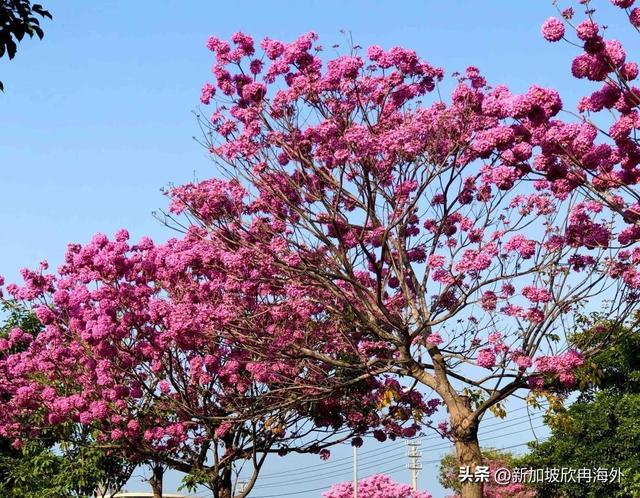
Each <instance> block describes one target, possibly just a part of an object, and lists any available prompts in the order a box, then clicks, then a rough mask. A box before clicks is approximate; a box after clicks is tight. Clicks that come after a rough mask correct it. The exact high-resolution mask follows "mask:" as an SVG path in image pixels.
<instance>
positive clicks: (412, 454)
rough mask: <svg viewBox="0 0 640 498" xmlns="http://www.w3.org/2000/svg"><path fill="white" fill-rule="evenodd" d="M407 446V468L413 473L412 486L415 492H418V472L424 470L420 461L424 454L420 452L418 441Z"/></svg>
mask: <svg viewBox="0 0 640 498" xmlns="http://www.w3.org/2000/svg"><path fill="white" fill-rule="evenodd" d="M407 446H408V447H409V449H408V451H407V456H408V457H409V460H410V461H409V463H408V464H407V468H408V469H409V470H410V471H411V485H412V487H413V490H414V491H418V471H420V470H422V464H421V463H420V462H419V461H418V459H419V458H421V457H422V453H420V452H419V451H418V448H420V443H419V442H418V441H410V442H409V443H408V444H407Z"/></svg>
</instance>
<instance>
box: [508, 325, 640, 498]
mask: <svg viewBox="0 0 640 498" xmlns="http://www.w3.org/2000/svg"><path fill="white" fill-rule="evenodd" d="M618 333H619V334H620V335H621V339H620V342H619V344H618V345H616V346H615V347H614V348H612V349H608V350H606V351H603V352H602V353H599V354H598V355H596V356H595V357H593V358H592V360H591V361H590V362H589V363H588V364H585V365H584V366H583V367H582V368H580V369H579V370H578V373H577V378H578V380H579V381H580V382H579V385H580V391H579V392H580V395H579V397H578V399H577V401H576V402H575V403H574V404H573V405H571V406H570V407H569V409H568V410H567V413H566V414H565V415H564V416H562V417H561V418H560V419H553V420H551V422H553V429H552V434H551V437H550V438H549V439H547V440H546V441H544V442H542V443H532V444H531V446H532V448H533V450H532V452H531V453H530V454H528V455H526V456H525V457H523V458H522V459H521V460H520V461H519V462H518V466H523V467H532V468H543V467H570V468H576V469H579V468H588V469H592V471H593V469H594V468H609V469H610V468H617V467H619V468H620V469H621V470H622V472H623V474H624V476H623V477H622V478H621V482H620V483H618V482H606V483H605V482H577V483H567V482H564V483H562V482H558V483H552V482H544V483H541V484H540V486H539V488H538V496H539V497H540V498H550V497H559V496H562V497H566V498H574V497H576V498H577V497H580V498H583V497H584V498H589V497H596V496H610V497H628V496H640V459H638V455H640V426H638V420H639V419H640V336H639V335H638V334H637V333H629V331H624V330H623V331H620V332H618ZM614 481H616V479H614Z"/></svg>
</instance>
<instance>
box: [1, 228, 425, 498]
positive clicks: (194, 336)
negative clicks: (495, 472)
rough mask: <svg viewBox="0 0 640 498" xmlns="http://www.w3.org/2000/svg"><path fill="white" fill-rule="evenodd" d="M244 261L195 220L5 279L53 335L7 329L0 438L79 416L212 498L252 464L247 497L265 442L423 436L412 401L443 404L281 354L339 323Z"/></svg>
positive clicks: (317, 444)
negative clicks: (160, 236)
mask: <svg viewBox="0 0 640 498" xmlns="http://www.w3.org/2000/svg"><path fill="white" fill-rule="evenodd" d="M248 256H249V255H248V254H246V253H245V250H243V249H242V248H238V250H236V251H230V250H229V247H228V246H226V245H225V246H221V245H220V244H217V243H214V241H212V240H211V239H209V238H208V237H207V234H206V231H204V230H203V229H198V228H196V227H193V228H191V229H190V230H189V231H188V233H187V234H185V236H184V237H183V238H181V239H172V240H170V241H169V242H167V243H166V244H162V245H154V243H153V242H152V241H151V240H149V239H148V238H143V239H142V240H140V241H139V242H138V243H137V244H130V243H129V241H128V233H127V232H126V231H124V230H123V231H120V232H118V233H117V234H116V236H115V239H113V240H110V239H108V238H107V237H106V236H104V235H96V236H95V237H94V238H93V240H92V241H91V242H90V243H88V244H87V245H84V246H81V245H77V244H72V245H70V246H69V250H68V252H67V255H66V258H65V263H64V264H63V265H62V266H61V267H60V268H59V269H58V271H57V273H47V265H46V263H43V264H42V267H41V269H40V271H30V270H24V271H23V277H24V280H25V283H24V285H23V286H21V287H19V286H17V285H14V284H12V285H8V286H7V288H6V290H7V292H8V293H9V294H10V295H11V297H12V298H13V299H16V300H19V301H21V302H23V303H24V304H25V305H27V306H29V307H30V308H31V309H33V310H34V312H35V313H36V315H37V317H38V319H39V321H40V322H41V324H42V326H43V327H44V330H43V331H42V332H41V333H40V334H39V335H38V336H37V337H35V338H34V337H33V336H32V335H30V334H27V333H26V332H24V331H22V330H21V329H19V328H15V329H14V330H13V331H12V332H11V334H10V335H9V337H8V338H7V339H0V399H2V400H3V409H2V411H1V412H0V435H2V436H4V437H9V438H11V439H12V440H13V444H14V446H19V445H20V444H21V439H22V438H27V439H28V438H33V437H38V435H39V434H40V433H41V432H42V431H44V430H47V429H49V428H53V427H57V426H64V425H65V424H69V423H74V424H79V426H81V427H82V428H84V429H85V430H89V431H92V433H93V434H95V435H96V436H95V437H96V439H97V441H98V444H99V445H100V444H101V445H102V447H103V448H105V449H107V450H109V451H111V452H113V454H116V455H123V456H125V457H127V458H129V459H130V460H131V461H133V462H136V461H137V462H141V463H142V462H153V463H154V468H155V469H158V470H159V475H160V476H161V470H162V467H163V466H167V467H169V468H172V469H175V470H178V471H181V472H184V473H186V474H188V476H187V479H186V484H187V485H195V484H198V483H204V484H205V485H207V486H208V487H209V488H210V489H211V490H212V492H213V495H214V496H215V497H216V498H229V497H230V496H232V489H233V474H234V472H237V471H239V470H240V469H241V468H245V469H247V470H248V471H249V473H250V475H251V479H250V481H249V484H248V486H246V487H245V489H244V491H243V492H242V493H240V494H238V495H237V496H238V497H240V498H241V497H244V496H246V495H247V494H248V493H249V491H250V490H251V488H252V486H253V485H254V483H255V480H256V478H257V476H258V472H259V470H260V468H261V466H262V465H263V462H264V460H265V458H266V456H267V455H268V454H269V453H280V454H281V455H284V454H287V453H289V452H311V453H319V454H320V457H322V458H327V457H328V456H329V450H328V449H327V448H328V447H329V446H331V445H332V444H336V443H339V442H342V441H344V440H349V439H352V438H354V437H356V436H359V435H362V434H365V433H367V432H368V431H370V430H373V429H376V430H378V431H380V432H381V433H382V434H387V433H388V434H390V435H391V436H392V437H395V436H396V435H405V434H406V433H407V432H406V431H409V432H408V433H410V434H414V433H415V432H416V430H417V428H416V427H415V424H413V422H412V420H414V419H415V416H414V412H419V413H425V412H426V413H430V410H431V411H433V409H434V408H435V406H434V405H433V403H432V404H431V405H426V404H425V403H423V401H422V399H421V397H420V396H418V395H417V394H416V393H413V392H411V391H407V390H405V389H404V388H403V387H402V386H401V385H400V384H399V383H398V382H397V381H396V380H394V379H392V378H388V377H387V378H384V377H382V376H377V377H372V376H371V375H362V374H361V373H360V372H357V371H356V372H350V371H346V370H345V369H341V370H340V371H338V369H335V368H333V369H332V368H331V367H330V366H328V365H327V364H326V363H324V362H319V361H317V360H313V359H309V358H306V357H302V358H300V357H298V358H293V357H286V358H285V357H284V356H282V355H279V354H277V351H278V350H279V349H280V348H281V347H283V346H282V345H281V344H279V343H278V340H277V338H278V337H283V338H284V337H288V336H290V335H293V336H296V337H297V336H300V337H304V335H305V334H312V333H313V330H314V329H318V332H317V336H321V335H323V334H324V335H328V336H332V337H334V336H339V335H340V333H341V332H340V327H341V326H342V325H341V324H340V323H339V322H330V321H328V320H327V319H326V318H323V317H322V316H321V315H320V314H319V310H318V308H317V305H314V304H313V301H311V302H307V301H306V300H296V299H293V295H294V294H295V292H297V291H296V289H295V287H291V288H290V289H289V288H288V290H289V292H290V293H291V294H292V296H290V297H291V299H288V298H287V296H285V295H282V294H280V293H281V292H282V291H283V288H281V287H279V286H278V287H274V288H272V287H271V284H270V282H271V280H270V279H271V278H272V277H274V278H275V276H273V275H271V271H272V270H271V269H270V266H269V262H268V261H266V260H264V259H259V258H255V257H253V258H251V257H248ZM273 281H274V282H276V285H277V279H275V280H273ZM316 298H317V299H318V300H320V296H316ZM320 329H327V330H325V331H324V332H320ZM245 337H250V338H251V340H246V341H245V340H244V338H245ZM314 337H316V336H314ZM283 341H284V339H283ZM336 341H337V342H338V341H339V340H338V339H336ZM18 345H21V346H20V347H17V346H18ZM310 347H314V348H316V349H317V347H316V345H315V344H314V345H310ZM258 350H260V354H258V352H257V351H258ZM270 350H271V351H272V352H273V354H270V353H269V351H270ZM358 441H359V440H358V439H356V440H355V441H354V442H355V443H356V444H358ZM154 476H155V474H154ZM157 480H158V479H156V481H157ZM156 488H158V486H156ZM158 489H160V488H158ZM160 495H161V491H160V492H159V493H158V496H160Z"/></svg>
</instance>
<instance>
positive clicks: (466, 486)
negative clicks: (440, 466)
mask: <svg viewBox="0 0 640 498" xmlns="http://www.w3.org/2000/svg"><path fill="white" fill-rule="evenodd" d="M455 446H456V456H457V457H458V465H460V467H469V474H470V475H472V476H473V475H474V474H475V471H476V467H477V466H478V465H482V453H481V452H480V444H479V443H478V435H477V433H476V434H475V435H474V436H473V437H469V438H465V440H458V439H457V440H456V441H455ZM461 484H462V489H461V492H460V498H482V497H483V492H482V488H483V485H482V482H473V480H465V482H462V483H461Z"/></svg>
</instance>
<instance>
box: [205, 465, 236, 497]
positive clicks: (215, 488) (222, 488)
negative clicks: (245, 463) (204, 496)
mask: <svg viewBox="0 0 640 498" xmlns="http://www.w3.org/2000/svg"><path fill="white" fill-rule="evenodd" d="M209 488H210V489H211V491H212V492H213V497H214V498H233V479H232V473H231V468H226V467H225V468H224V469H223V470H222V472H221V473H220V474H219V475H218V476H216V479H215V481H214V482H212V483H211V484H210V485H209Z"/></svg>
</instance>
